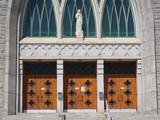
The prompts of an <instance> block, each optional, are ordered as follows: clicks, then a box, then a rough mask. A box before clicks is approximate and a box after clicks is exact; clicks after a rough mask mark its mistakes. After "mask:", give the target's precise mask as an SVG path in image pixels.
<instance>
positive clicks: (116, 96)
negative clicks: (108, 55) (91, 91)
mask: <svg viewBox="0 0 160 120" xmlns="http://www.w3.org/2000/svg"><path fill="white" fill-rule="evenodd" d="M104 88H105V99H106V100H107V101H108V105H109V108H110V109H136V107H137V92H136V78H135V76H130V75H127V76H126V75H123V76H122V75H113V76H108V77H106V78H105V86H104Z"/></svg>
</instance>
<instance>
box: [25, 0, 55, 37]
mask: <svg viewBox="0 0 160 120" xmlns="http://www.w3.org/2000/svg"><path fill="white" fill-rule="evenodd" d="M56 34H57V29H56V20H55V15H54V9H53V4H52V0H28V3H27V8H26V14H25V20H24V37H26V36H28V37H47V36H56Z"/></svg>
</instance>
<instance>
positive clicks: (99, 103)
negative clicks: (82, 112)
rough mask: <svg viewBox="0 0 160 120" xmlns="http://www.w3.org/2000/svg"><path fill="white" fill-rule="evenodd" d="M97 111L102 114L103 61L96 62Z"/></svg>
mask: <svg viewBox="0 0 160 120" xmlns="http://www.w3.org/2000/svg"><path fill="white" fill-rule="evenodd" d="M100 94H102V96H103V98H101V99H100ZM97 111H98V112H104V60H97Z"/></svg>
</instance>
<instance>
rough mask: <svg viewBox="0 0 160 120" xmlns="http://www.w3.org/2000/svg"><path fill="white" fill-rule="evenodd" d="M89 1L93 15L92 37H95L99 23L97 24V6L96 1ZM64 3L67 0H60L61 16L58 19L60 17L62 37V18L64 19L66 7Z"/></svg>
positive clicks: (97, 33) (62, 35) (62, 33)
mask: <svg viewBox="0 0 160 120" xmlns="http://www.w3.org/2000/svg"><path fill="white" fill-rule="evenodd" d="M90 2H91V6H92V10H93V16H94V20H95V36H94V37H93V38H96V37H98V36H99V25H98V24H97V23H98V19H99V18H98V17H99V15H98V14H99V13H97V11H98V10H97V9H99V8H98V2H97V1H96V0H90ZM66 4H67V0H63V1H61V6H60V10H61V12H62V14H61V16H60V19H61V26H60V28H61V37H62V38H63V37H64V30H63V20H64V13H65V8H66ZM87 38H92V36H91V37H87Z"/></svg>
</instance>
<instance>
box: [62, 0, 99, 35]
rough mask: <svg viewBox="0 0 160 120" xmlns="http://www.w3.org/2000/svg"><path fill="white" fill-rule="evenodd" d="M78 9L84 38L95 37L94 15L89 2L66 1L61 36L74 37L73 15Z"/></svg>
mask: <svg viewBox="0 0 160 120" xmlns="http://www.w3.org/2000/svg"><path fill="white" fill-rule="evenodd" d="M78 9H81V11H82V15H83V27H82V29H83V32H84V36H85V37H91V36H95V34H96V27H95V19H94V13H93V9H92V5H91V0H67V3H66V7H65V12H64V19H63V34H64V36H65V37H74V36H75V27H76V25H75V24H76V18H75V14H76V12H77V10H78Z"/></svg>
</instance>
